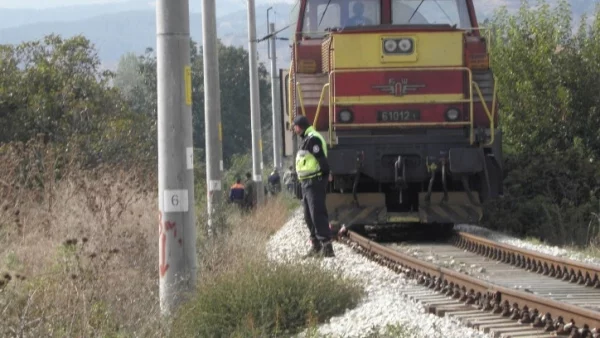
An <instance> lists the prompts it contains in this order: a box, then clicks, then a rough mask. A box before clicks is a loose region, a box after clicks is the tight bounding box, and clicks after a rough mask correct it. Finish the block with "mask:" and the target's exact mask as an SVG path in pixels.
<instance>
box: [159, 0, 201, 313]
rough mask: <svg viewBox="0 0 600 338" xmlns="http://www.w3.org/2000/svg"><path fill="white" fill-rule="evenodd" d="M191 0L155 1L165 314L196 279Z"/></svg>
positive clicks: (161, 274) (161, 290)
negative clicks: (189, 1) (189, 0)
mask: <svg viewBox="0 0 600 338" xmlns="http://www.w3.org/2000/svg"><path fill="white" fill-rule="evenodd" d="M189 15H190V13H189V3H188V0H158V1H157V3H156V39H157V50H156V58H157V64H156V66H157V69H156V70H157V94H158V102H157V107H158V208H159V215H158V216H159V240H158V243H159V244H158V248H159V263H158V264H159V267H158V270H159V278H160V279H159V281H160V282H159V295H160V308H161V312H162V313H163V314H164V315H170V314H172V313H174V312H175V311H176V310H177V307H178V305H180V304H181V302H182V300H183V297H184V295H185V294H186V293H187V292H189V291H193V290H194V286H195V284H196V265H197V263H196V220H195V215H194V171H193V170H192V169H193V145H192V74H191V65H190V21H189Z"/></svg>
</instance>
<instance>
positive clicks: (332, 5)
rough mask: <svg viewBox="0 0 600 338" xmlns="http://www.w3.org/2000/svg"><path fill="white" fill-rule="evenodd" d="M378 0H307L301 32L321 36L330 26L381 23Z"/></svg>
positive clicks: (373, 24) (311, 35)
mask: <svg viewBox="0 0 600 338" xmlns="http://www.w3.org/2000/svg"><path fill="white" fill-rule="evenodd" d="M380 2H381V1H380V0H357V1H347V0H346V1H344V0H308V1H307V3H306V11H305V13H304V22H303V25H302V32H303V34H304V35H305V36H310V37H322V36H324V35H325V31H326V30H327V29H331V28H341V27H352V26H375V25H380V24H381V3H380Z"/></svg>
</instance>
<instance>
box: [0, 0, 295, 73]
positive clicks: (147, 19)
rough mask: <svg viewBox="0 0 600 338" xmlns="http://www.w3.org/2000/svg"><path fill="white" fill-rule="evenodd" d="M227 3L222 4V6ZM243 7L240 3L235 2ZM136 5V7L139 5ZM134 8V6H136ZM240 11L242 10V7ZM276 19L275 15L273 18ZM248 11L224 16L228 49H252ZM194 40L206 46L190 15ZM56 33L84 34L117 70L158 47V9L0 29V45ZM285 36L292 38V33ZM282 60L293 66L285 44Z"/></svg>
mask: <svg viewBox="0 0 600 338" xmlns="http://www.w3.org/2000/svg"><path fill="white" fill-rule="evenodd" d="M220 1H223V0H219V1H218V2H220ZM235 2H236V3H238V4H239V3H240V1H239V0H236V1H235ZM135 3H137V1H136V2H133V3H132V4H135ZM90 7H95V6H90ZM132 7H133V5H132ZM238 7H239V6H238ZM242 7H243V6H242ZM268 7H270V6H269V5H260V6H256V22H257V28H256V30H257V36H258V37H259V38H261V37H263V36H265V35H267V17H266V11H267V8H268ZM273 7H274V8H275V10H277V12H278V13H289V11H290V6H289V5H288V4H285V3H282V4H276V5H274V6H273ZM270 15H271V16H272V15H273V12H271V14H270ZM287 18H288V15H285V16H284V15H278V16H277V19H278V20H277V22H276V26H277V27H279V28H283V27H284V26H285V25H286V24H287V22H286V21H287V20H286V19H287ZM247 22H248V21H247V11H246V9H245V8H242V9H238V10H237V11H233V12H229V13H227V14H224V15H220V16H219V17H218V18H217V31H218V34H219V37H220V39H221V40H222V41H223V43H225V44H227V45H235V46H243V47H246V48H247V46H248V42H247V41H248V33H247V32H248V29H247V27H248V24H247ZM190 31H191V36H192V39H193V40H194V41H196V42H198V43H200V44H201V43H202V16H201V14H200V13H192V14H190ZM50 33H55V34H59V35H61V36H63V37H70V36H73V35H77V34H82V35H84V36H85V37H87V38H88V39H90V40H91V41H92V42H93V43H94V44H95V45H96V47H97V50H98V54H99V56H100V58H101V59H102V61H103V62H104V63H105V65H107V66H109V67H112V66H114V65H115V64H116V63H117V62H118V60H119V58H120V57H121V55H123V54H125V53H127V52H135V53H138V54H141V53H143V52H144V50H145V49H146V48H147V47H152V48H155V46H156V13H155V11H154V9H150V8H149V9H140V10H131V11H119V12H115V13H104V14H99V15H96V16H90V17H89V18H85V19H80V20H69V21H55V22H43V21H42V22H37V23H33V24H26V25H21V26H17V27H8V28H4V29H0V44H18V43H20V42H22V41H30V40H36V39H39V38H41V37H43V36H44V35H47V34H50ZM281 34H282V35H281V36H286V37H287V36H288V35H289V30H288V31H285V32H282V33H281ZM258 50H259V54H260V56H261V59H262V60H265V59H267V43H266V42H261V43H260V44H259V46H258ZM278 55H279V56H280V57H278V59H279V60H281V62H282V63H289V48H288V43H287V42H285V41H279V42H278Z"/></svg>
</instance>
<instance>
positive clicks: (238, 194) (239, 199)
mask: <svg viewBox="0 0 600 338" xmlns="http://www.w3.org/2000/svg"><path fill="white" fill-rule="evenodd" d="M244 193H245V188H244V186H243V185H242V179H241V178H238V179H236V181H235V184H234V185H232V186H231V189H229V202H230V203H233V204H235V205H237V206H239V207H242V205H243V204H244Z"/></svg>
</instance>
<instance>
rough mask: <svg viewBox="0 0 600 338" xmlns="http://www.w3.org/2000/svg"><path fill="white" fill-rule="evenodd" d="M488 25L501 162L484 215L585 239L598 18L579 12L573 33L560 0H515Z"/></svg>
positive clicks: (593, 161) (599, 191) (594, 168)
mask: <svg viewBox="0 0 600 338" xmlns="http://www.w3.org/2000/svg"><path fill="white" fill-rule="evenodd" d="M599 13H600V12H598V11H597V14H599ZM491 27H492V33H493V34H492V36H493V39H492V57H493V63H492V67H493V69H494V73H495V75H496V76H497V79H498V88H499V89H498V99H499V102H500V104H501V109H500V116H501V119H502V127H503V129H504V133H505V138H504V141H505V148H506V149H505V151H506V153H507V156H506V157H507V161H508V163H507V168H508V170H509V172H508V174H507V178H506V181H505V183H506V189H505V192H506V197H505V198H504V199H503V200H501V201H496V202H493V203H494V204H493V205H491V206H490V209H489V210H488V211H489V213H488V215H489V220H488V224H490V225H491V226H493V227H497V228H501V229H503V230H509V231H513V232H516V233H518V234H519V235H523V236H525V235H528V236H535V237H537V238H541V239H543V240H548V241H550V242H552V243H557V244H560V243H576V244H583V243H587V242H589V241H590V240H592V239H593V238H594V236H595V235H596V234H592V233H590V232H589V229H591V228H593V229H597V226H594V227H590V225H591V224H592V223H591V222H592V221H594V220H595V222H596V223H598V219H597V218H595V216H594V213H596V214H597V213H598V205H600V204H599V201H600V182H599V181H598V177H600V166H599V165H598V164H597V159H598V156H599V155H600V142H599V140H600V133H599V129H598V125H599V124H600V111H599V107H600V96H598V94H597V90H596V88H598V86H600V67H599V66H600V62H599V61H598V58H597V55H598V52H600V39H599V37H600V19H599V17H598V15H596V21H595V22H594V23H593V24H592V25H591V27H590V26H589V25H588V24H587V23H586V18H585V17H584V18H583V20H582V23H581V26H580V28H579V30H578V31H577V33H576V34H573V29H572V19H571V10H570V7H569V5H568V3H567V2H566V1H559V3H558V5H557V7H556V8H555V9H552V8H551V7H550V6H549V5H548V4H547V3H546V2H545V1H540V2H539V6H537V7H531V6H529V3H528V2H527V1H523V3H522V6H521V8H520V10H519V11H518V12H517V13H515V14H509V13H508V11H507V10H506V8H503V9H501V10H499V11H498V12H497V13H496V15H495V17H494V18H493V20H492V21H491Z"/></svg>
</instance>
